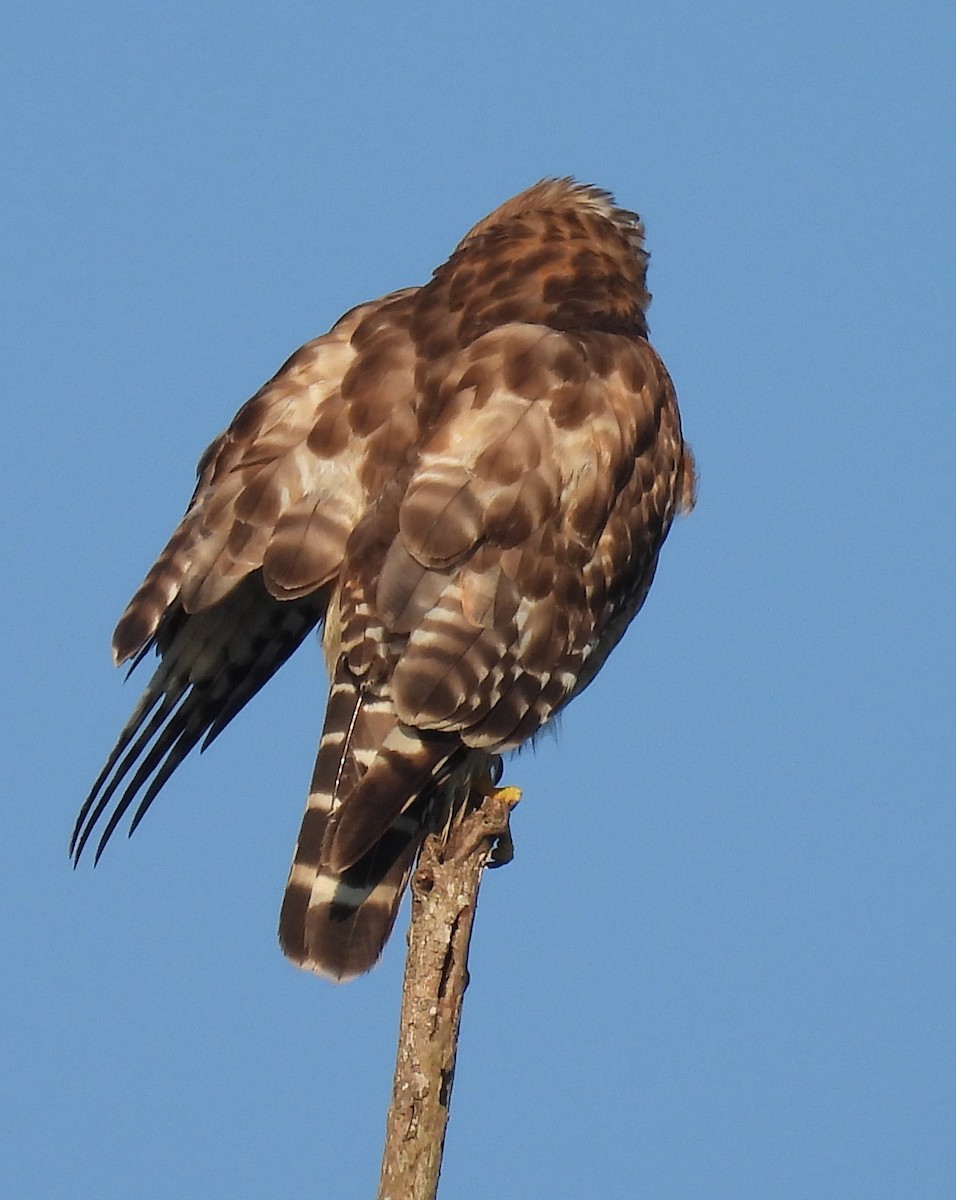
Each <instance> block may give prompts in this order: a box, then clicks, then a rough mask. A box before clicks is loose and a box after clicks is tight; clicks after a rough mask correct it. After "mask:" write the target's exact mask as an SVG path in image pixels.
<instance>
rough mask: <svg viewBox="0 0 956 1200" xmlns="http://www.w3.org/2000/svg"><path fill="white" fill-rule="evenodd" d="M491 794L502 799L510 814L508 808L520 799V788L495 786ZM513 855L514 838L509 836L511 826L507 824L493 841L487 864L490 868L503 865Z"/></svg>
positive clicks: (508, 861)
mask: <svg viewBox="0 0 956 1200" xmlns="http://www.w3.org/2000/svg"><path fill="white" fill-rule="evenodd" d="M491 794H492V795H493V796H494V797H495V799H496V800H500V801H502V803H504V804H506V805H507V806H508V809H509V814H508V815H509V816H510V815H511V812H510V810H511V809H513V808H514V806H515V805H516V804H517V803H518V801H519V800H520V799H521V788H516V787H503V788H496V789H495V790H494V791H493V792H492V793H491ZM514 856H515V843H514V838H513V837H512V836H511V827H510V825H509V826H507V827H506V828H505V831H504V833H502V834H501V836H500V837H499V838H498V840H497V841H496V842H495V847H494V849H493V850H492V852H491V854H490V855H489V856H488V866H489V868H492V869H493V868H494V867H503V866H505V864H506V863H510V862H511V860H512V859H513V858H514Z"/></svg>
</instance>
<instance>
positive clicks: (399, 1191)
mask: <svg viewBox="0 0 956 1200" xmlns="http://www.w3.org/2000/svg"><path fill="white" fill-rule="evenodd" d="M520 795H521V793H520V792H519V791H518V789H517V788H501V789H499V790H498V791H493V792H491V793H490V794H489V795H487V796H485V797H484V798H483V799H481V801H480V804H479V805H478V806H477V807H474V808H471V809H470V811H468V812H466V814H465V815H464V816H463V818H462V819H461V820H460V821H457V822H456V823H455V824H454V825H453V826H452V828H451V830H450V832H449V833H448V834H447V836H446V837H444V838H441V837H438V836H437V835H434V834H432V835H431V836H429V837H428V839H427V840H426V842H425V845H424V847H423V849H422V853H421V857H420V859H419V864H418V868H417V870H416V871H415V875H414V877H413V879H412V920H411V928H410V930H409V935H408V956H407V958H406V960H405V983H404V988H403V991H402V1016H401V1023H400V1028H399V1037H398V1057H397V1060H396V1063H395V1079H394V1082H393V1084H392V1101H391V1105H390V1107H389V1112H388V1121H387V1126H386V1134H385V1152H384V1155H383V1158H382V1176H381V1181H380V1183H379V1191H378V1200H434V1197H435V1195H436V1193H437V1190H438V1175H439V1172H440V1171H441V1160H442V1151H443V1149H444V1144H445V1128H446V1125H447V1123H448V1108H449V1104H450V1102H451V1090H452V1083H453V1080H454V1076H455V1055H456V1053H457V1049H458V1027H459V1022H460V1020H461V1004H462V1000H463V998H464V994H465V988H466V987H467V986H468V947H469V943H470V941H471V930H472V923H473V921H474V917H475V907H476V905H477V902H478V888H479V886H480V884H481V876H482V872H483V871H484V868H485V866H486V865H487V864H488V861H489V859H493V860H494V861H495V862H496V863H497V862H502V861H507V859H508V858H510V845H511V839H510V834H509V829H508V820H509V816H510V813H511V809H512V808H513V806H514V805H515V804H516V803H517V802H518V799H519V797H520Z"/></svg>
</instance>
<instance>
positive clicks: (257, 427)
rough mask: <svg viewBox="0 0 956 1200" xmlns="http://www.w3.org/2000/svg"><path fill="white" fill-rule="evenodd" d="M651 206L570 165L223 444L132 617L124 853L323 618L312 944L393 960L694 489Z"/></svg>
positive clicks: (308, 893)
mask: <svg viewBox="0 0 956 1200" xmlns="http://www.w3.org/2000/svg"><path fill="white" fill-rule="evenodd" d="M646 265H647V254H646V252H645V250H644V248H643V227H642V224H641V222H640V220H639V218H638V217H637V215H636V214H635V213H632V212H628V211H626V210H624V209H621V208H618V207H616V205H615V203H614V201H613V199H612V197H611V196H610V195H609V194H608V193H607V192H604V191H601V190H599V189H598V188H595V187H591V186H586V185H583V184H579V183H576V182H574V181H573V180H571V179H546V180H543V181H542V182H540V183H538V184H536V185H535V186H534V187H531V188H529V189H528V190H527V191H525V192H522V193H521V194H520V195H518V196H515V197H514V198H513V199H511V200H508V201H507V202H506V203H505V204H503V205H502V206H501V207H500V208H498V209H496V210H495V211H494V212H493V213H491V215H490V216H488V217H485V218H484V220H482V221H480V222H479V223H478V224H477V225H476V226H475V227H474V228H473V229H472V230H471V231H470V232H469V233H468V234H466V236H465V237H464V239H463V240H462V241H461V242H460V244H459V245H458V247H457V248H456V250H455V251H454V253H453V254H452V255H451V257H450V258H449V259H448V261H447V262H445V263H444V264H443V265H442V266H440V267H438V269H437V270H436V271H435V272H434V274H433V276H432V278H431V280H430V281H429V282H428V283H426V284H424V285H423V286H421V287H412V288H405V289H404V290H402V291H397V292H392V293H390V294H389V295H387V296H383V297H382V298H381V299H380V300H374V301H372V302H371V303H368V304H362V305H359V306H358V307H357V308H354V309H352V310H351V311H350V312H348V313H346V315H345V316H344V317H342V318H341V320H339V321H338V322H337V323H336V324H335V325H334V326H333V327H332V329H331V330H330V331H329V332H328V333H327V334H325V335H324V336H323V337H319V338H317V339H316V340H315V341H312V342H309V343H308V344H307V345H305V346H303V347H302V349H300V350H299V351H298V352H297V353H296V354H294V355H293V356H292V357H291V358H290V359H289V360H288V362H287V363H286V364H285V365H284V366H283V367H282V368H281V370H280V371H279V372H278V374H277V375H276V376H275V377H274V378H273V379H272V380H270V381H269V382H268V383H267V384H266V385H265V386H264V387H263V388H262V389H261V390H260V391H259V392H257V393H256V395H255V396H253V398H252V399H251V400H249V401H248V403H247V404H245V405H244V406H243V407H242V408H241V409H240V410H239V413H238V414H237V416H236V417H235V419H234V420H233V422H232V424H231V425H230V426H229V428H228V429H227V430H226V432H225V433H223V434H222V435H221V436H220V437H218V438H217V439H216V440H215V441H214V442H213V443H212V445H211V446H210V447H209V449H208V450H207V451H206V452H205V454H204V455H203V456H202V458H201V459H200V462H199V468H198V482H197V485H196V490H195V492H194V493H193V497H192V500H191V501H190V503H189V506H188V508H187V509H186V513H185V515H184V517H183V519H182V521H181V522H180V524H179V526H178V527H177V529H176V530H175V532H174V533H173V535H172V538H171V539H170V541H169V543H168V544H167V546H166V548H165V549H164V550H163V551H162V553H161V554H160V556H159V558H158V559H157V561H156V564H155V566H153V568H152V570H150V572H149V574H148V575H147V576H146V579H145V581H144V582H143V584H142V586H141V587H140V589H139V590H138V591H137V592H136V594H135V596H134V597H133V599H132V600H131V601H130V604H129V606H128V608H127V609H126V611H125V613H124V614H123V616H122V617H121V619H120V622H119V624H118V626H117V628H116V632H115V634H114V635H113V657H114V660H115V662H116V663H117V665H118V664H120V663H124V662H127V661H128V660H130V659H132V660H133V664H134V665H135V664H136V663H138V662H139V661H140V660H141V659H142V658H143V657H144V656H145V655H146V653H147V651H148V650H150V649H151V648H152V649H155V650H156V652H157V653H158V655H159V657H160V662H159V665H158V667H157V669H156V671H155V674H154V675H153V676H152V678H151V679H150V681H149V683H148V684H147V686H146V691H145V693H144V695H143V697H142V699H141V700H140V701H139V703H138V705H137V706H136V709H135V711H134V712H133V714H132V716H131V718H130V720H129V722H128V723H127V725H126V727H125V728H124V729H123V731H122V733H121V734H120V737H119V741H118V742H117V744H116V746H115V748H114V749H113V752H112V753H111V754H110V756H109V760H108V761H107V763H106V766H105V767H104V768H103V771H102V772H101V774H100V776H99V778H98V779H97V780H96V782H95V784H94V785H93V789H92V791H91V792H90V794H89V796H88V797H87V800H86V802H85V804H84V805H83V808H82V810H81V812H80V814H79V817H78V819H77V822H76V827H75V830H74V833H73V839H72V842H71V854H72V855H73V857H74V861H77V860H78V859H79V857H80V855H81V854H82V852H83V849H84V847H85V846H86V844H87V842H88V840H89V838H90V836H91V834H92V833H93V830H94V828H96V827H97V826H98V824H99V823H100V822H101V820H102V819H103V818H104V817H106V814H107V811H108V810H109V809H110V807H111V806H112V810H111V811H110V812H109V816H108V818H107V819H106V820H105V825H104V826H103V831H102V834H101V836H100V839H99V844H98V848H97V852H96V858H97V859H98V858H99V855H100V853H101V852H102V850H103V847H104V845H105V844H106V842H107V841H108V839H109V837H110V835H111V834H112V833H113V831H114V830H115V828H116V826H117V824H118V823H119V821H120V820H121V818H122V817H123V815H124V813H126V812H127V811H128V810H129V808H130V806H131V805H132V804H133V803H134V801H138V805H137V807H136V809H135V812H134V815H133V818H132V821H131V826H130V833H132V831H133V829H135V828H136V826H137V825H138V824H139V822H140V820H141V819H142V817H143V815H144V813H145V812H146V810H147V809H148V808H149V806H150V804H151V803H152V801H153V800H154V798H155V797H156V794H157V793H158V792H159V790H160V789H161V788H162V786H163V785H164V784H165V783H166V781H167V780H168V779H169V777H170V775H171V774H172V772H173V771H174V770H175V769H176V767H177V766H178V765H179V763H180V762H182V760H183V758H184V757H185V756H186V754H188V753H189V751H190V750H192V749H193V748H194V747H195V746H196V745H197V743H199V742H200V741H202V748H203V749H204V748H205V747H206V746H208V745H209V743H210V742H212V741H213V739H215V738H216V737H217V736H218V735H219V734H220V733H221V732H222V730H223V729H224V728H225V727H226V725H227V724H228V723H229V722H230V721H231V720H232V718H233V717H234V716H235V715H236V713H238V712H239V710H240V709H241V708H242V707H243V706H244V705H245V704H246V703H247V701H249V700H250V699H251V697H252V696H254V695H255V693H256V692H257V691H258V690H259V689H260V688H261V687H262V686H263V684H264V683H266V682H267V681H268V679H269V678H270V677H271V676H272V675H273V673H274V672H275V671H277V670H278V669H279V667H281V666H282V664H283V663H284V662H285V661H286V659H287V658H288V657H289V656H290V655H291V654H292V653H293V651H294V650H296V648H297V647H298V646H299V645H300V643H301V642H302V641H303V639H304V638H305V637H306V636H307V635H308V634H309V633H310V631H312V630H313V629H315V628H316V627H319V628H320V629H321V638H322V647H323V651H324V656H325V661H326V665H327V668H328V675H329V685H330V686H329V696H328V703H327V706H326V711H325V723H324V726H323V729H322V734H321V739H320V742H319V748H318V755H317V759H316V763H315V769H314V773H313V776H312V783H311V787H310V789H309V796H308V804H307V807H306V812H305V817H304V819H303V822H302V827H301V831H300V833H299V839H298V843H297V846H296V850H295V857H294V860H293V864H292V870H291V874H290V876H289V881H288V885H287V888H286V892H285V898H284V901H283V904H282V911H281V916H280V923H279V939H280V942H281V945H282V948H283V950H284V951H285V953H286V954H287V955H288V956H289V958H290V959H292V961H293V962H295V963H296V964H298V965H299V966H301V967H304V968H308V969H311V970H313V971H316V972H318V973H320V974H322V975H325V976H328V977H330V978H332V979H336V980H343V979H349V978H352V977H354V976H356V975H359V974H361V973H362V972H364V971H367V970H368V969H369V968H370V967H372V966H373V965H374V963H375V962H376V960H377V959H378V957H379V955H380V953H381V951H382V948H383V946H384V944H385V941H386V939H387V938H388V935H389V933H390V931H391V927H392V924H393V922H394V919H395V914H396V911H397V908H398V905H399V902H400V900H401V897H402V892H403V890H404V888H405V885H406V883H407V881H408V877H409V874H410V872H411V869H412V867H413V865H414V862H415V858H416V855H417V853H418V850H419V848H420V846H421V844H422V841H423V838H424V837H425V835H426V833H427V832H428V831H429V829H431V828H435V827H436V825H437V822H438V821H439V820H440V819H441V818H440V814H441V813H442V812H443V811H445V812H447V806H448V804H449V802H450V798H452V797H454V796H455V795H458V796H461V795H462V794H463V792H465V793H466V792H467V790H468V789H469V788H470V787H471V786H472V784H474V783H475V782H476V781H477V780H478V779H479V778H482V777H485V778H486V777H487V775H488V773H489V771H491V770H493V768H494V765H495V764H496V762H497V759H496V756H498V755H500V754H502V753H503V752H505V751H508V750H513V749H515V748H517V747H518V746H520V745H522V744H523V743H525V742H527V741H528V740H529V739H531V738H533V737H534V736H535V734H537V733H538V731H539V730H540V729H541V728H542V727H543V726H544V725H545V724H546V723H547V722H548V721H549V720H551V718H552V717H554V716H555V714H556V713H558V712H559V711H560V710H561V709H562V708H563V707H564V706H565V705H566V704H567V703H568V702H569V701H570V700H572V699H573V698H574V697H575V696H577V695H578V694H579V693H580V692H581V691H583V689H584V688H585V687H587V685H588V684H589V683H590V682H591V680H592V679H593V678H594V676H595V674H596V673H597V672H598V671H599V670H600V668H601V665H602V664H603V662H604V660H605V659H606V658H607V655H608V654H609V652H610V651H611V650H612V649H613V647H614V646H615V645H616V644H617V642H618V641H619V640H620V638H621V636H622V634H623V633H624V631H625V629H626V628H627V626H628V624H629V623H630V621H631V619H632V618H633V617H634V615H635V614H636V613H637V611H638V609H640V607H641V605H642V604H643V602H644V598H645V597H646V595H647V592H648V589H649V587H650V585H651V581H652V579H653V577H654V571H655V568H656V566H657V559H658V555H659V553H660V549H661V546H662V544H663V542H664V539H665V538H666V536H667V532H668V530H669V528H670V525H671V522H672V520H673V518H674V516H675V514H677V513H679V512H686V511H689V510H690V508H691V507H692V505H693V500H694V465H693V459H692V457H691V454H690V451H689V450H688V448H687V446H686V445H685V443H684V441H683V438H682V435H681V425H680V416H679V413H678V408H677V399H676V396H675V393H674V388H673V385H672V383H671V380H670V378H669V376H668V374H667V371H666V370H665V368H664V364H663V363H662V361H661V359H660V358H659V357H658V355H657V354H656V353H655V351H654V350H653V349H652V347H651V345H650V344H649V342H648V340H647V324H646V320H645V312H646V309H647V306H648V303H649V301H650V296H649V294H648V292H647V290H646V286H645V271H646Z"/></svg>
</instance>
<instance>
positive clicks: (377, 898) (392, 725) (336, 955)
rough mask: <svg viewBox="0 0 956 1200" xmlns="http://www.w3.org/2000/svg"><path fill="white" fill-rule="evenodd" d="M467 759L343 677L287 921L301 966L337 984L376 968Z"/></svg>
mask: <svg viewBox="0 0 956 1200" xmlns="http://www.w3.org/2000/svg"><path fill="white" fill-rule="evenodd" d="M461 754H462V748H461V744H460V742H458V740H457V739H456V738H449V737H447V736H441V735H439V736H431V735H430V736H423V735H421V734H419V733H417V732H416V731H414V730H410V729H408V728H405V727H403V726H401V725H400V724H399V723H398V720H397V718H396V716H395V712H394V707H393V705H392V702H391V700H390V699H389V697H388V696H387V694H385V693H383V692H381V691H376V690H375V689H374V688H371V687H367V686H364V685H363V684H362V683H361V682H360V681H359V680H357V679H356V678H355V677H354V676H353V675H352V674H351V672H349V671H348V669H347V668H346V667H344V666H342V667H340V668H339V670H338V672H337V673H336V676H335V678H334V679H333V682H332V688H331V691H330V693H329V702H328V707H327V710H326V716H325V725H324V728H323V730H322V738H321V740H320V742H319V751H318V756H317V758H316V763H315V771H314V773H313V776H312V784H311V787H310V789H309V799H308V804H307V806H306V811H305V816H304V818H303V821H302V828H301V830H300V832H299V840H298V843H297V844H296V850H295V857H294V859H293V862H292V870H291V873H290V875H289V882H288V884H287V885H286V892H285V898H284V899H283V902H282V911H281V914H280V917H279V941H280V943H281V945H282V949H283V951H284V952H285V953H286V955H287V956H288V957H289V958H290V959H291V960H292V961H293V962H294V963H296V964H297V965H298V966H300V967H303V968H305V969H306V970H311V971H316V972H317V973H318V974H320V975H325V976H327V977H328V978H331V979H334V980H337V981H344V980H346V979H352V978H354V977H355V976H356V975H361V974H362V973H363V972H365V971H368V970H369V969H370V968H371V967H373V966H374V965H375V963H376V962H377V960H378V958H379V955H380V954H381V953H382V950H383V948H384V946H385V943H386V941H387V940H388V936H389V934H390V933H391V930H392V925H393V924H394V921H395V916H396V913H397V912H398V907H399V905H400V903H401V899H402V895H403V893H404V891H405V886H406V884H407V883H408V877H409V875H410V874H411V870H412V867H413V866H414V863H415V858H416V855H417V854H418V850H419V848H420V847H421V844H422V841H423V839H424V837H425V834H426V833H427V832H428V829H429V827H430V822H431V820H432V816H433V811H434V806H435V801H436V798H437V797H438V796H439V794H440V792H441V791H442V790H443V787H444V784H445V783H447V781H448V778H449V774H448V773H449V770H450V768H451V766H452V764H453V762H454V761H455V760H456V759H457V758H458V757H460V756H461Z"/></svg>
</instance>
